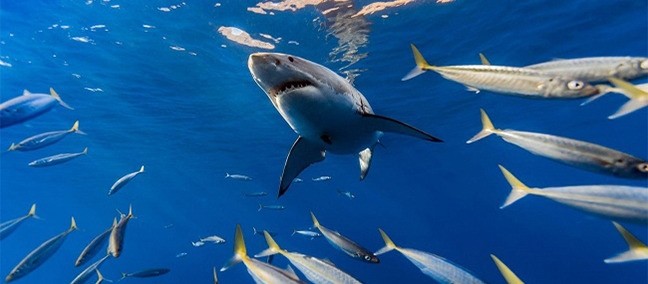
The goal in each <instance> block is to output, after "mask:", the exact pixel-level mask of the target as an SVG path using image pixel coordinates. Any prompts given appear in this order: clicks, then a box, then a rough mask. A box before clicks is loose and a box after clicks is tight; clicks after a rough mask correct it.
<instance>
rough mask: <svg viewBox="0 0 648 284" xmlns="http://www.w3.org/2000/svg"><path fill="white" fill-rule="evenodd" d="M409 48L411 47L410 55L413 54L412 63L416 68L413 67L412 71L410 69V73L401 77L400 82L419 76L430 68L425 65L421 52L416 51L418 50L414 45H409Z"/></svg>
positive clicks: (428, 65)
mask: <svg viewBox="0 0 648 284" xmlns="http://www.w3.org/2000/svg"><path fill="white" fill-rule="evenodd" d="M410 47H412V53H413V54H414V62H416V66H415V67H414V69H412V71H410V72H409V73H407V75H405V77H403V78H402V79H401V81H407V80H409V79H412V78H414V77H416V76H418V75H421V74H423V73H425V71H426V69H429V68H430V67H432V66H431V65H430V64H428V63H427V61H426V60H425V58H424V57H423V55H422V54H421V52H420V51H419V50H418V48H416V46H415V45H414V44H410Z"/></svg>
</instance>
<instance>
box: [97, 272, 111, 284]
mask: <svg viewBox="0 0 648 284" xmlns="http://www.w3.org/2000/svg"><path fill="white" fill-rule="evenodd" d="M95 271H97V282H95V284H101V283H103V281H104V280H106V281H108V282H112V281H111V280H109V279H106V278H104V276H103V275H101V272H99V269H95Z"/></svg>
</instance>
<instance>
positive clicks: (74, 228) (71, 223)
mask: <svg viewBox="0 0 648 284" xmlns="http://www.w3.org/2000/svg"><path fill="white" fill-rule="evenodd" d="M76 229H78V227H77V224H76V221H75V220H74V216H73V217H72V221H71V222H70V228H69V229H68V231H70V232H71V231H74V230H76Z"/></svg>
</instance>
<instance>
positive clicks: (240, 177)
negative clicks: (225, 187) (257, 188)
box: [225, 173, 252, 181]
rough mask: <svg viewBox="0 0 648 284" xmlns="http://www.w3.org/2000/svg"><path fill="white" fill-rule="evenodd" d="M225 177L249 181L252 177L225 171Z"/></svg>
mask: <svg viewBox="0 0 648 284" xmlns="http://www.w3.org/2000/svg"><path fill="white" fill-rule="evenodd" d="M225 178H229V179H236V180H242V181H251V180H252V178H251V177H249V176H246V175H240V174H231V175H230V174H229V173H225Z"/></svg>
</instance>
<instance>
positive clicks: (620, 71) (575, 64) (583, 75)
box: [524, 56, 648, 82]
mask: <svg viewBox="0 0 648 284" xmlns="http://www.w3.org/2000/svg"><path fill="white" fill-rule="evenodd" d="M524 68H529V69H534V70H539V71H542V72H546V73H550V74H553V75H559V76H568V77H572V78H576V79H579V80H583V81H586V82H604V81H607V78H609V77H616V78H619V79H626V80H632V79H636V78H640V77H645V76H648V58H646V57H631V56H608V57H585V58H575V59H558V60H552V61H547V62H542V63H537V64H533V65H529V66H525V67H524Z"/></svg>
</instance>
